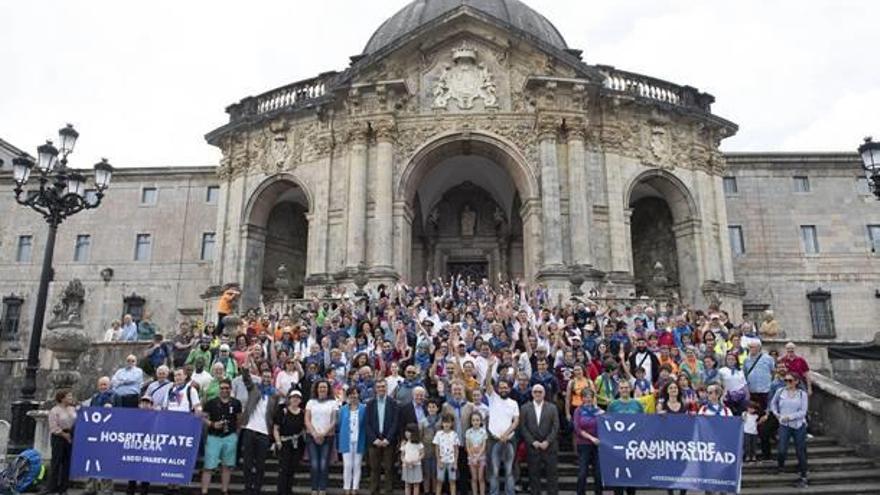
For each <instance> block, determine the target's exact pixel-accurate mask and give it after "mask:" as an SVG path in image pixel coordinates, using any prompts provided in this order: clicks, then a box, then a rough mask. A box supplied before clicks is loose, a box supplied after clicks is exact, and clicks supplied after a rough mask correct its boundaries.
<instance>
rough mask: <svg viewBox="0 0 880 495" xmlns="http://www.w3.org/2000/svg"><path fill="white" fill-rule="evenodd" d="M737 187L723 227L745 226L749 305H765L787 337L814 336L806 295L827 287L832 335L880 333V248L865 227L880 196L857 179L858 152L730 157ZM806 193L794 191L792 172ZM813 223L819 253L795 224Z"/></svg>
mask: <svg viewBox="0 0 880 495" xmlns="http://www.w3.org/2000/svg"><path fill="white" fill-rule="evenodd" d="M727 163H728V170H727V175H728V176H729V177H731V178H732V179H734V180H735V181H736V192H731V191H728V193H727V194H726V204H727V216H728V225H738V226H740V227H742V232H743V238H744V242H745V253H744V254H742V255H739V256H736V257H735V259H734V269H735V273H736V280H737V282H740V283H742V284H743V285H744V286H745V289H746V295H745V298H744V302H745V303H746V304H750V303H752V304H767V305H769V306H770V309H773V310H774V311H775V313H776V319H777V320H778V321H779V322H780V324H781V326H782V328H783V330H784V331H785V332H786V334H787V335H788V337H789V338H795V339H807V338H810V337H812V335H813V329H812V322H811V319H810V307H809V301H808V300H807V294H808V293H809V292H811V291H815V290H816V289H819V288H822V289H823V290H826V291H830V292H831V306H832V308H833V319H834V326H835V329H836V340H839V341H847V340H867V339H870V338H871V337H872V336H873V334H874V332H876V331H877V321H878V318H880V305H878V304H877V297H876V295H875V294H876V291H877V289H880V252H875V251H874V249H872V245H871V242H870V239H869V235H868V228H867V226H868V225H880V202H878V201H877V200H876V199H875V198H874V197H873V196H872V195H871V194H870V193H869V192H868V191H867V189H866V184H865V183H864V182H863V181H862V179H861V178H862V176H863V173H862V170H861V165H860V160H859V158H858V156H857V155H856V154H855V153H838V154H833V153H824V154H819V153H816V154H762V153H733V154H728V155H727ZM795 176H798V177H807V180H808V182H809V191H806V192H796V191H795V185H794V184H795V182H794V177H795ZM802 225H815V227H816V233H817V237H818V243H819V253H817V254H808V253H805V250H804V247H803V244H802V240H801V233H800V226H802Z"/></svg>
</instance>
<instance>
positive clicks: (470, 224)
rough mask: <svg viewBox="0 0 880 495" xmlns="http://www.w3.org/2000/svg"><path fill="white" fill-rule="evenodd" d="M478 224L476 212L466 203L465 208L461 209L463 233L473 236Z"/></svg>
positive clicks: (465, 235)
mask: <svg viewBox="0 0 880 495" xmlns="http://www.w3.org/2000/svg"><path fill="white" fill-rule="evenodd" d="M476 225H477V214H476V212H474V210H473V209H471V206H470V205H464V209H463V210H461V235H463V236H464V237H473V235H474V228H475V227H476Z"/></svg>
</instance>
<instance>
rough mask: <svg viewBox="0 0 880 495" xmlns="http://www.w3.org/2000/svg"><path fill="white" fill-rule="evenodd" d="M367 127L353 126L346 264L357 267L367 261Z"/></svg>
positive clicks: (348, 266) (350, 154) (350, 138)
mask: <svg viewBox="0 0 880 495" xmlns="http://www.w3.org/2000/svg"><path fill="white" fill-rule="evenodd" d="M367 137H368V135H367V128H366V126H362V125H357V126H355V127H353V128H352V129H350V130H349V133H348V136H347V138H348V141H349V143H350V151H349V168H348V177H349V180H348V229H347V230H348V240H347V243H346V252H345V266H346V268H348V269H350V270H355V269H357V266H358V264H359V263H362V262H363V261H364V252H365V237H366V226H367V187H366V184H367Z"/></svg>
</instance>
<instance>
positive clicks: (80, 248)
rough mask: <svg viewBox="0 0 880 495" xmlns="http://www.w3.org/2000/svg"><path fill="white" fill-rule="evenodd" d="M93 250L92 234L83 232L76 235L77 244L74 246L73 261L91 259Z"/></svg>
mask: <svg viewBox="0 0 880 495" xmlns="http://www.w3.org/2000/svg"><path fill="white" fill-rule="evenodd" d="M91 252H92V236H90V235H88V234H81V235H78V236H76V244H75V245H74V246H73V261H79V262H85V261H89V256H90V255H91Z"/></svg>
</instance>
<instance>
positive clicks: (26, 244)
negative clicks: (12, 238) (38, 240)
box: [15, 235, 34, 263]
mask: <svg viewBox="0 0 880 495" xmlns="http://www.w3.org/2000/svg"><path fill="white" fill-rule="evenodd" d="M33 255H34V236H32V235H20V236H18V246H17V247H16V250H15V261H17V262H19V263H30V262H31V258H32V257H33Z"/></svg>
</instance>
